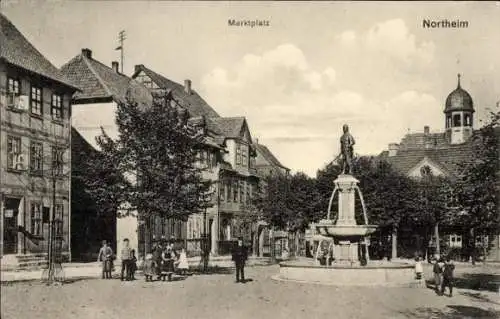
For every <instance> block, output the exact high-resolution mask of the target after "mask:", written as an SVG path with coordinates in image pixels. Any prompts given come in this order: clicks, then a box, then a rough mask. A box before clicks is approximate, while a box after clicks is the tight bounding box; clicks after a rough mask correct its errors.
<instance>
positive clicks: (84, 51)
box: [82, 49, 92, 59]
mask: <svg viewBox="0 0 500 319" xmlns="http://www.w3.org/2000/svg"><path fill="white" fill-rule="evenodd" d="M82 55H83V56H84V57H86V58H87V59H92V50H90V49H82Z"/></svg>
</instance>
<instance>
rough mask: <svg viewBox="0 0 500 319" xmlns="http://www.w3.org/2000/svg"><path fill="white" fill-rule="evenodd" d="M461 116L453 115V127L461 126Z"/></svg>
mask: <svg viewBox="0 0 500 319" xmlns="http://www.w3.org/2000/svg"><path fill="white" fill-rule="evenodd" d="M461 125H462V124H461V121H460V114H455V115H453V127H457V126H461Z"/></svg>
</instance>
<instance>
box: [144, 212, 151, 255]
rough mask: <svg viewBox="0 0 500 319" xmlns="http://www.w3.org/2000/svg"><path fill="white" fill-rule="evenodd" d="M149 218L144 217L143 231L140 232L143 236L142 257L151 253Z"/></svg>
mask: <svg viewBox="0 0 500 319" xmlns="http://www.w3.org/2000/svg"><path fill="white" fill-rule="evenodd" d="M149 223H150V221H149V218H145V219H144V231H143V232H142V235H143V236H144V257H145V256H146V255H147V254H149V253H151V234H150V231H151V229H150V227H149Z"/></svg>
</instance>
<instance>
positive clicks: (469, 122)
mask: <svg viewBox="0 0 500 319" xmlns="http://www.w3.org/2000/svg"><path fill="white" fill-rule="evenodd" d="M464 126H472V116H471V115H470V114H465V115H464Z"/></svg>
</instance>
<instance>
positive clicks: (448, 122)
mask: <svg viewBox="0 0 500 319" xmlns="http://www.w3.org/2000/svg"><path fill="white" fill-rule="evenodd" d="M448 127H451V116H450V115H448V116H446V128H448Z"/></svg>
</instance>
